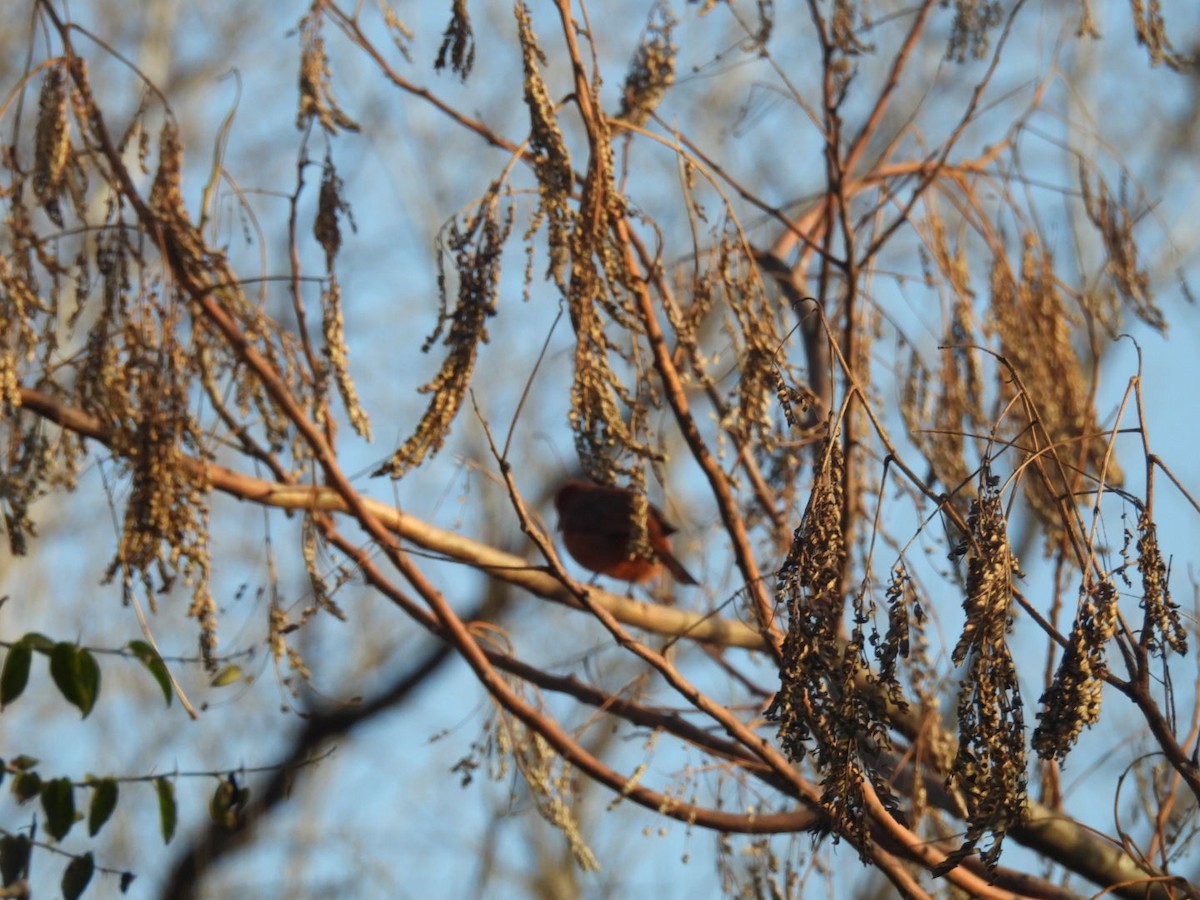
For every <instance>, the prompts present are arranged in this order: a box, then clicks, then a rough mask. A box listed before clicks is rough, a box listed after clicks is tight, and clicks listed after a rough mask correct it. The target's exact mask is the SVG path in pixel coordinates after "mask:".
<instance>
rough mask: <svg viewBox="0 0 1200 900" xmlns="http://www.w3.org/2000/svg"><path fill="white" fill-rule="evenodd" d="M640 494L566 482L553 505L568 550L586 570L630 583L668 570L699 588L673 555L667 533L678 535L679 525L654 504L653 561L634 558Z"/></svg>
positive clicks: (650, 519)
mask: <svg viewBox="0 0 1200 900" xmlns="http://www.w3.org/2000/svg"><path fill="white" fill-rule="evenodd" d="M635 496H636V495H635V494H634V492H633V491H631V490H629V489H628V488H621V487H611V486H608V485H603V484H597V483H596V482H594V481H584V480H582V479H571V480H570V481H567V482H566V483H565V484H563V486H562V487H560V488H559V489H558V494H557V495H555V497H554V507H555V509H557V510H558V530H559V531H561V532H562V536H563V544H564V545H565V546H566V548H567V552H568V553H570V554H571V556H572V557H573V558H574V559H575V561H576V562H577V563H579V564H580V565H581V566H583V567H584V568H585V569H589V570H591V571H592V572H596V573H597V574H600V575H607V576H609V577H610V578H617V579H620V580H621V581H628V582H629V583H630V584H641V583H642V582H644V581H649V580H650V579H651V578H653V577H654V576H655V575H657V574H659V573H660V572H661V571H662V569H663V568H664V567H666V569H667V571H668V572H670V573H671V576H672V577H673V578H674V579H675V580H676V581H677V582H679V583H680V584H696V583H697V581H696V579H695V578H693V577H692V575H691V573H690V572H688V570H687V569H685V568H684V567H683V563H681V562H680V561H679V560H678V559H676V558H675V556H674V555H673V554H672V553H671V541H670V539H669V538H668V535H670V534H674V533H675V531H676V528H675V526H673V525H671V524H670V523H669V522H668V521H667V520H666V517H664V516H663V514H662V511H661V510H659V508H658V507H656V506H654V505H653V504H650V505H649V507H648V509H647V514H646V538H647V541H648V543H649V545H650V550H651V552H652V553H653V558H652V559H646V558H643V557H640V556H637V555H635V554H634V552H633V547H632V546H631V544H632V542H633V539H634V538H633V535H634V523H633V514H634V508H635V506H634V499H635Z"/></svg>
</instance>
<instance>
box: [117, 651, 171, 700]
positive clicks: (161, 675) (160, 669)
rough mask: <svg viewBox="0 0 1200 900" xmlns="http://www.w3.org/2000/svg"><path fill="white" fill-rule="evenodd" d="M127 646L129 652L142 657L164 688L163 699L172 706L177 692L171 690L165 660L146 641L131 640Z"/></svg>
mask: <svg viewBox="0 0 1200 900" xmlns="http://www.w3.org/2000/svg"><path fill="white" fill-rule="evenodd" d="M126 646H128V648H129V652H130V653H132V654H133V655H134V656H136V657H137V658H138V659H140V660H141V661H142V665H144V666H145V667H146V669H147V671H149V672H150V674H151V675H152V676H154V680H155V681H157V682H158V686H159V687H160V688H162V692H163V699H164V700H166V701H167V706H170V705H171V698H172V697H174V696H175V694H174V692H173V691H172V690H171V676H170V675H169V674H168V673H167V664H166V663H164V662H163V660H162V657H161V656H159V655H158V654H157V653H155V652H154V648H153V647H151V646H150V645H149V644H147V643H146V642H145V641H130V642H129V643H128V644H127V645H126Z"/></svg>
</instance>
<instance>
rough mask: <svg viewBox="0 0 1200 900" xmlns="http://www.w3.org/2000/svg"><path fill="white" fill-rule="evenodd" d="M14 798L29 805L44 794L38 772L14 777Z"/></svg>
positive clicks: (19, 774)
mask: <svg viewBox="0 0 1200 900" xmlns="http://www.w3.org/2000/svg"><path fill="white" fill-rule="evenodd" d="M12 792H13V796H14V797H16V798H17V802H18V803H28V802H29V801H30V800H32V799H33V798H34V797H36V796H37V795H38V794H40V793H41V792H42V779H41V776H40V775H38V773H37V772H18V773H17V774H16V775H14V776H13V781H12Z"/></svg>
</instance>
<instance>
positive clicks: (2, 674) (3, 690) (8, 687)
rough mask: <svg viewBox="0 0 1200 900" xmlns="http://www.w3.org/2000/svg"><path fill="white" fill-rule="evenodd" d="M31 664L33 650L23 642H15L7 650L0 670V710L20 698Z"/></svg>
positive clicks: (27, 680) (26, 682) (27, 679)
mask: <svg viewBox="0 0 1200 900" xmlns="http://www.w3.org/2000/svg"><path fill="white" fill-rule="evenodd" d="M31 662H33V648H32V647H30V646H29V645H28V644H27V643H25V642H24V641H17V643H15V644H13V645H12V646H11V647H9V648H8V653H7V654H5V656H4V669H3V670H0V709H3V708H4V707H5V706H8V704H10V703H12V702H13V701H14V700H16V699H17V698H18V697H20V696H21V692H22V691H24V690H25V685H27V684H28V683H29V664H30V663H31Z"/></svg>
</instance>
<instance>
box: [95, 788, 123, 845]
mask: <svg viewBox="0 0 1200 900" xmlns="http://www.w3.org/2000/svg"><path fill="white" fill-rule="evenodd" d="M119 793H120V790H119V789H118V788H117V782H116V780H115V779H112V778H101V779H100V780H99V781H96V782H94V783H93V784H92V803H91V805H90V806H89V807H88V836H89V837H95V836H96V833H97V832H98V831H99V830H100V829H101V828H103V827H104V823H105V822H107V821H108V818H109V816H111V815H112V814H113V810H114V809H116V808H117V796H118V794H119Z"/></svg>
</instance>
